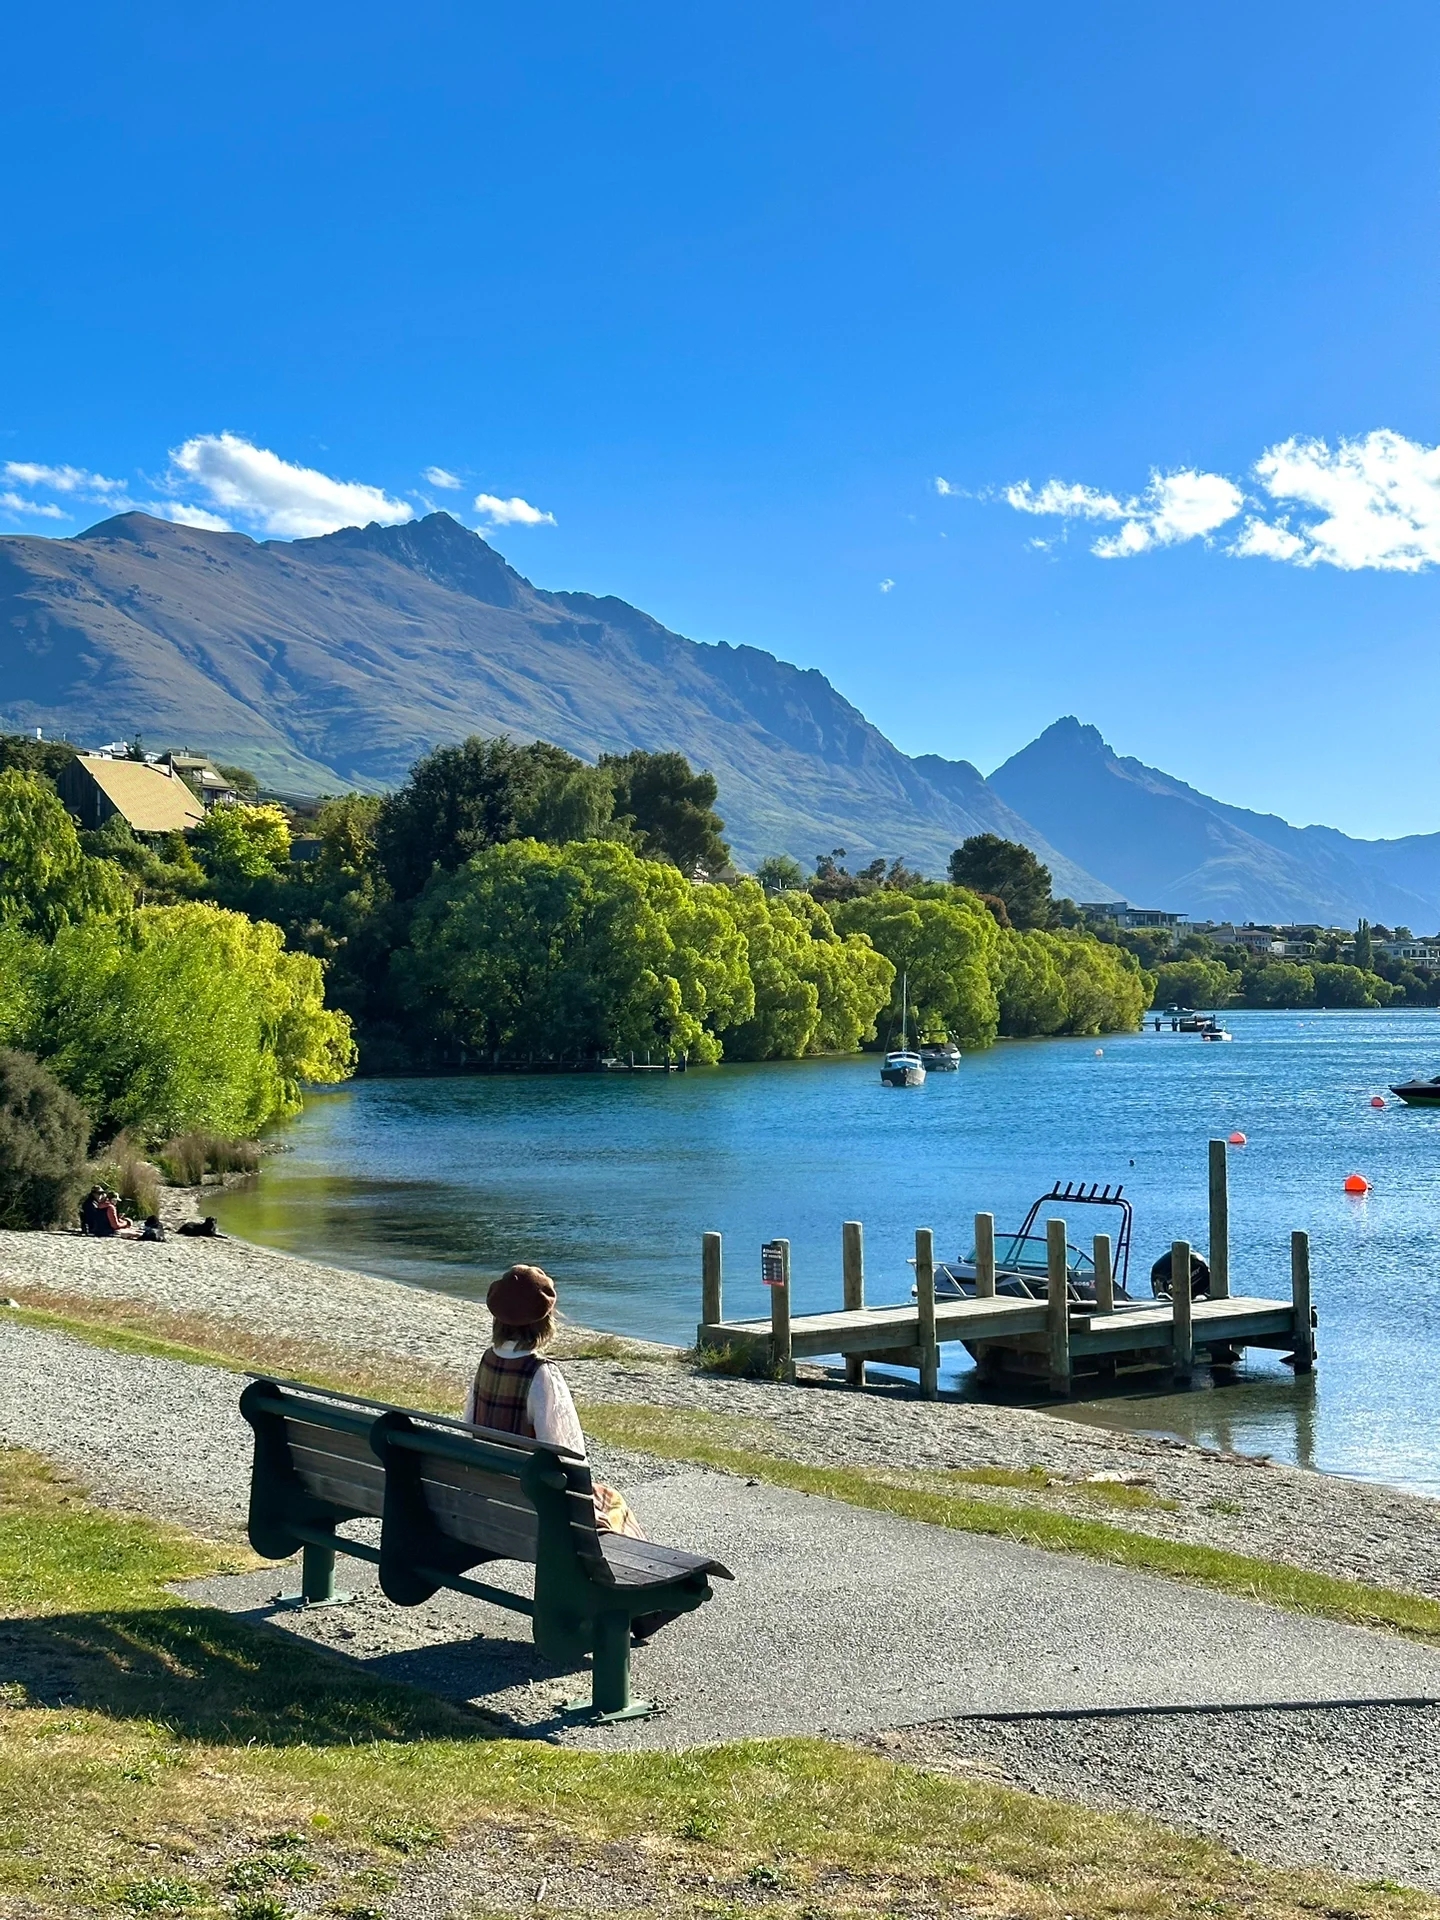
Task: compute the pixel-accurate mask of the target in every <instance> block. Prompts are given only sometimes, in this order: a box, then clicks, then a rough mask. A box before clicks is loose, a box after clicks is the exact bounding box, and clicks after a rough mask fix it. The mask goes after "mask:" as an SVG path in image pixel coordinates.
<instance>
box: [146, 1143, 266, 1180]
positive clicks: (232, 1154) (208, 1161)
mask: <svg viewBox="0 0 1440 1920" xmlns="http://www.w3.org/2000/svg"><path fill="white" fill-rule="evenodd" d="M159 1160H160V1166H161V1169H162V1170H163V1172H164V1174H165V1178H166V1179H167V1180H168V1181H169V1183H170V1185H171V1186H172V1187H198V1186H199V1185H200V1183H201V1181H202V1180H203V1179H204V1178H205V1176H206V1174H207V1173H218V1174H226V1173H254V1171H255V1169H256V1168H257V1167H258V1166H259V1164H260V1149H259V1147H258V1146H257V1145H256V1143H255V1142H254V1141H253V1140H226V1139H223V1138H222V1137H221V1136H220V1135H219V1134H217V1133H179V1134H176V1136H175V1138H174V1139H173V1140H167V1141H166V1142H165V1145H164V1146H163V1147H161V1149H160V1153H159Z"/></svg>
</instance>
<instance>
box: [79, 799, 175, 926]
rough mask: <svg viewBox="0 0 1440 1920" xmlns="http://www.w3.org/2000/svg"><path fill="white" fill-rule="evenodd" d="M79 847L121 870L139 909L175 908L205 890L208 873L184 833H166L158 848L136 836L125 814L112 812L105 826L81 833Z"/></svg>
mask: <svg viewBox="0 0 1440 1920" xmlns="http://www.w3.org/2000/svg"><path fill="white" fill-rule="evenodd" d="M80 845H81V847H82V848H83V850H84V851H85V852H86V853H88V854H89V855H91V857H92V858H94V859H97V860H111V861H113V862H114V864H115V865H116V866H117V867H119V869H120V870H121V872H122V873H123V874H125V876H126V878H127V879H128V880H129V882H130V890H131V893H132V895H133V897H134V900H135V903H136V904H137V905H139V906H142V907H143V906H151V907H163V906H173V905H174V904H175V903H176V902H177V901H180V900H188V899H192V898H193V897H194V896H195V894H197V893H199V892H200V891H201V890H202V889H203V888H204V885H205V870H204V868H203V867H202V866H201V865H200V863H199V861H198V860H197V859H196V858H195V855H194V853H193V852H192V851H191V847H190V842H189V841H188V840H187V839H186V837H185V835H184V834H183V833H170V834H167V835H166V836H165V838H164V839H163V840H162V841H161V842H160V844H159V845H158V846H156V845H153V844H152V843H151V842H150V841H148V840H142V839H140V838H139V836H138V835H136V834H135V833H133V832H132V831H131V828H130V823H129V821H128V820H126V819H125V818H124V816H123V815H121V814H118V813H112V814H111V816H110V818H109V819H108V820H107V821H106V822H105V824H104V825H103V826H101V827H96V828H94V829H93V830H92V831H90V832H82V833H81V835H80Z"/></svg>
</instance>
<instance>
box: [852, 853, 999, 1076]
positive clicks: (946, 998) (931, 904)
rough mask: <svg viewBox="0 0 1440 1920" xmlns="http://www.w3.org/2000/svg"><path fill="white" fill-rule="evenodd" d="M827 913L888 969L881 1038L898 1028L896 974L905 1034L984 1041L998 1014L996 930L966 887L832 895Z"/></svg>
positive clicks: (972, 1042)
mask: <svg viewBox="0 0 1440 1920" xmlns="http://www.w3.org/2000/svg"><path fill="white" fill-rule="evenodd" d="M935 896H940V897H935ZM830 912H831V919H832V920H833V922H834V924H835V928H836V931H837V932H840V933H863V934H865V935H866V936H867V937H868V938H869V940H870V943H871V945H872V946H874V947H875V948H876V950H877V951H878V952H880V953H882V954H884V956H885V958H886V959H887V960H888V961H889V962H890V964H891V965H892V966H893V967H894V968H895V971H896V975H897V979H896V982H895V990H894V992H893V993H892V996H891V1000H890V1004H889V1007H888V1009H887V1012H886V1019H885V1023H884V1027H883V1031H884V1034H885V1037H886V1039H887V1040H888V1039H890V1038H892V1037H896V1038H898V1035H899V1030H900V1014H901V1009H900V1003H899V987H900V976H902V975H903V976H908V982H909V994H910V1008H909V1027H910V1033H911V1037H912V1038H916V1037H920V1036H924V1035H932V1034H933V1035H939V1034H950V1035H953V1037H954V1038H955V1039H956V1040H957V1041H959V1043H960V1044H961V1045H962V1046H971V1047H985V1046H989V1044H990V1043H991V1041H992V1040H993V1039H994V1038H995V1034H996V1031H997V1029H998V1026H999V1020H1000V1006H999V1001H998V998H997V996H996V991H995V984H994V974H995V972H996V971H997V970H998V969H997V967H996V954H997V950H998V943H999V935H1000V929H999V928H998V927H997V926H996V924H995V922H994V920H993V919H992V917H991V916H990V914H988V913H987V912H986V910H985V908H984V906H983V905H982V904H981V902H980V901H979V900H978V899H977V898H976V897H975V896H974V895H973V894H970V893H966V892H964V891H962V890H960V889H958V888H957V889H954V890H952V889H950V888H946V887H938V888H935V889H934V890H933V893H928V894H927V892H925V891H921V892H918V893H894V892H890V891H888V890H882V891H877V892H875V893H871V894H866V895H864V896H863V897H861V898H860V899H856V900H846V901H841V902H837V903H836V905H835V906H834V907H833V908H832V909H831V910H830Z"/></svg>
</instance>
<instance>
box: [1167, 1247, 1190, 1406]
mask: <svg viewBox="0 0 1440 1920" xmlns="http://www.w3.org/2000/svg"><path fill="white" fill-rule="evenodd" d="M1170 1311H1171V1314H1172V1316H1173V1320H1174V1332H1173V1334H1172V1336H1171V1348H1170V1351H1171V1355H1172V1359H1173V1364H1174V1368H1175V1378H1176V1379H1177V1380H1182V1381H1184V1380H1188V1379H1189V1378H1190V1376H1191V1374H1192V1373H1193V1372H1194V1371H1195V1311H1194V1298H1193V1296H1192V1294H1191V1292H1190V1242H1189V1241H1188V1240H1176V1241H1173V1242H1172V1243H1171V1247H1170Z"/></svg>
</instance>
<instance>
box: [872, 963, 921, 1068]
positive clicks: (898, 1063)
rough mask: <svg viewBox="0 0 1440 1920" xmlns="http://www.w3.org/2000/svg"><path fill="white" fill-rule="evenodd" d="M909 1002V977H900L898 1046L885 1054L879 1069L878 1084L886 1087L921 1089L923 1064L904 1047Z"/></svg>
mask: <svg viewBox="0 0 1440 1920" xmlns="http://www.w3.org/2000/svg"><path fill="white" fill-rule="evenodd" d="M909 1001H910V976H909V974H907V973H902V974H901V976H900V1044H899V1046H898V1047H892V1048H891V1050H890V1052H889V1053H887V1054H886V1056H885V1060H884V1064H883V1065H882V1066H881V1068H880V1082H881V1085H882V1086H886V1087H923V1086H924V1084H925V1063H924V1061H923V1060H922V1059H921V1058H920V1056H919V1054H918V1053H915V1052H914V1051H912V1049H911V1048H910V1047H908V1046H907V1045H906V1026H905V1021H906V1014H907V1011H908V1008H909Z"/></svg>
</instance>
